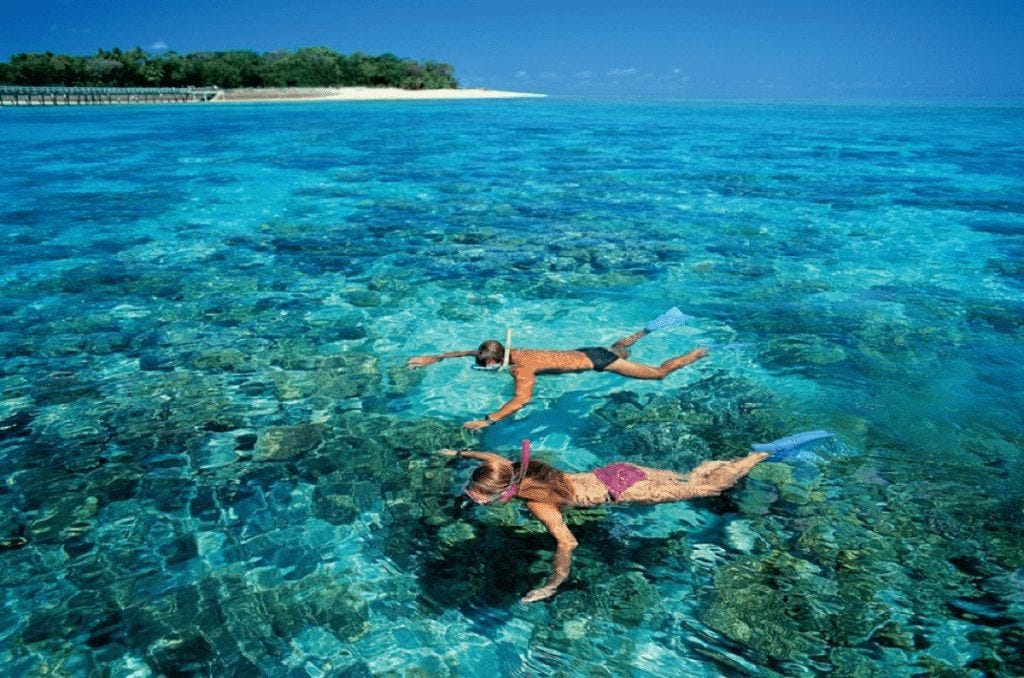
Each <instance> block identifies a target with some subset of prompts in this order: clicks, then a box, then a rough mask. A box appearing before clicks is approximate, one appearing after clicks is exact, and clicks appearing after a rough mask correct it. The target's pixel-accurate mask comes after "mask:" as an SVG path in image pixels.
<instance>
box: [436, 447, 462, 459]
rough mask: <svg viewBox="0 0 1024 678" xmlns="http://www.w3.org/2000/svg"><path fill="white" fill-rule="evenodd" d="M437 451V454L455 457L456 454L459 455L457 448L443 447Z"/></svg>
mask: <svg viewBox="0 0 1024 678" xmlns="http://www.w3.org/2000/svg"><path fill="white" fill-rule="evenodd" d="M437 453H438V454H443V455H444V456H446V457H457V456H459V451H458V450H449V449H448V448H445V449H443V450H438V451H437Z"/></svg>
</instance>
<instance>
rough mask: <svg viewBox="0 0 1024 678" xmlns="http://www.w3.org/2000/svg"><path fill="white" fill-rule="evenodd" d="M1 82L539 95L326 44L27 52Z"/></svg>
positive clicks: (408, 95) (337, 94) (1, 67)
mask: <svg viewBox="0 0 1024 678" xmlns="http://www.w3.org/2000/svg"><path fill="white" fill-rule="evenodd" d="M0 85H11V86H14V85H17V86H26V87H108V88H214V89H217V90H218V94H217V96H216V97H214V100H219V101H270V100H293V99H416V98H490V97H500V96H539V95H533V94H527V93H520V92H501V91H497V90H485V89H469V90H467V89H460V88H459V83H458V80H457V79H456V78H455V72H454V68H453V67H452V66H451V65H450V64H447V63H443V62H438V61H432V60H426V61H417V60H414V59H407V58H399V57H397V56H395V55H394V54H380V55H375V56H374V55H368V54H363V53H362V52H354V53H352V54H348V55H346V54H341V53H339V52H336V51H334V50H332V49H330V48H327V47H303V48H301V49H297V50H295V51H288V50H276V51H273V52H265V53H262V54H260V53H257V52H255V51H251V50H231V51H221V52H192V53H189V54H178V53H176V52H173V51H168V52H164V53H162V54H157V55H151V54H148V53H147V52H145V51H144V50H142V49H141V48H139V47H136V48H134V49H131V50H127V51H122V50H121V49H118V48H116V47H115V48H114V49H111V50H103V49H100V50H98V51H97V52H96V53H95V54H93V55H91V56H73V55H64V54H54V53H52V52H36V53H21V54H15V55H13V56H12V57H11V58H10V60H9V61H7V62H0Z"/></svg>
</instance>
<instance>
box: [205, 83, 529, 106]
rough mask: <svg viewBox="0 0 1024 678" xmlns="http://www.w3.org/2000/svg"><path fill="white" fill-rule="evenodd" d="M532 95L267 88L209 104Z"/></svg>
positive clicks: (222, 94)
mask: <svg viewBox="0 0 1024 678" xmlns="http://www.w3.org/2000/svg"><path fill="white" fill-rule="evenodd" d="M546 96H547V95H546V94H538V93H535V92H509V91H506V90H497V89H483V88H469V89H415V90H414V89H399V88H397V87H268V88H249V89H225V90H220V91H219V92H218V93H217V95H216V96H214V97H213V98H212V99H211V100H210V102H211V103H223V104H230V103H265V102H289V101H417V100H431V101H434V100H446V99H535V98H542V97H546Z"/></svg>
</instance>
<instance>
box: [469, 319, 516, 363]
mask: <svg viewBox="0 0 1024 678" xmlns="http://www.w3.org/2000/svg"><path fill="white" fill-rule="evenodd" d="M511 352H512V328H511V327H510V328H508V329H507V330H505V356H504V357H503V358H502V360H501V364H497V365H470V367H472V368H473V369H474V370H480V371H481V372H501V371H502V370H503V369H505V368H506V367H508V357H509V354H510V353H511Z"/></svg>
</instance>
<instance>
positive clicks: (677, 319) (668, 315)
mask: <svg viewBox="0 0 1024 678" xmlns="http://www.w3.org/2000/svg"><path fill="white" fill-rule="evenodd" d="M690 317H691V316H688V315H686V314H685V313H683V312H682V311H680V310H679V307H677V306H673V307H672V308H670V309H669V310H667V311H665V312H664V313H662V314H661V315H659V316H658V317H657V318H655V319H654V320H652V321H651V322H649V323H647V324H646V325H644V331H645V332H653V331H654V330H660V329H664V328H666V327H675V326H676V325H682V324H683V323H685V322H686V321H687V320H689V319H690Z"/></svg>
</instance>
